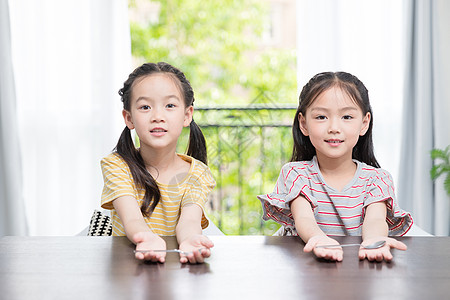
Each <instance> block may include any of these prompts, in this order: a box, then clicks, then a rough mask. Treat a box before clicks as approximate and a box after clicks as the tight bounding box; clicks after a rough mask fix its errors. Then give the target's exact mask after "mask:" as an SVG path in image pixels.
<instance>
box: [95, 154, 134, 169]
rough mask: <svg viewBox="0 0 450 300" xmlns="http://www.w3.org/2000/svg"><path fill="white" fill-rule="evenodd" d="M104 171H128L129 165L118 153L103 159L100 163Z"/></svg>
mask: <svg viewBox="0 0 450 300" xmlns="http://www.w3.org/2000/svg"><path fill="white" fill-rule="evenodd" d="M100 165H101V166H102V169H109V170H111V169H120V170H128V169H129V168H128V164H127V163H126V162H125V160H124V159H123V158H122V156H120V155H119V154H118V153H117V152H113V153H110V154H108V155H107V156H105V157H103V158H102V159H101V161H100Z"/></svg>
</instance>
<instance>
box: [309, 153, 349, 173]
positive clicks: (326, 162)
mask: <svg viewBox="0 0 450 300" xmlns="http://www.w3.org/2000/svg"><path fill="white" fill-rule="evenodd" d="M317 161H318V162H319V169H320V172H321V173H322V174H323V175H326V174H333V175H336V174H342V175H344V174H347V173H348V172H349V173H354V172H355V170H356V164H355V163H354V162H353V160H352V158H351V156H350V157H341V158H329V157H324V156H322V155H320V154H318V155H317Z"/></svg>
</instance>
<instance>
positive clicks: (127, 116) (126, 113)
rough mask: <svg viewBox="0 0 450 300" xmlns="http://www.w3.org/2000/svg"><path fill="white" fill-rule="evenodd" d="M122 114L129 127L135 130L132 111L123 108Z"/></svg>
mask: <svg viewBox="0 0 450 300" xmlns="http://www.w3.org/2000/svg"><path fill="white" fill-rule="evenodd" d="M122 116H123V119H124V121H125V125H127V127H128V129H130V130H133V129H134V124H133V118H132V117H131V113H130V112H129V111H127V110H125V109H124V110H122Z"/></svg>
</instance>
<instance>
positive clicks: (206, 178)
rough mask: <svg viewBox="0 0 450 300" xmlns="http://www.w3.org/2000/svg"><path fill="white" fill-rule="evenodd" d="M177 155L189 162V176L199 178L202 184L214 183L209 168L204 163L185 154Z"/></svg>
mask: <svg viewBox="0 0 450 300" xmlns="http://www.w3.org/2000/svg"><path fill="white" fill-rule="evenodd" d="M178 156H180V157H181V158H182V159H183V160H185V161H187V162H189V163H190V164H191V168H190V170H189V173H190V177H191V178H193V179H194V178H199V179H200V180H201V181H202V182H203V183H204V184H208V185H211V184H212V185H215V180H214V178H213V176H212V174H211V170H210V169H209V167H208V166H207V165H206V164H205V163H203V162H201V161H200V160H198V159H195V158H193V157H191V156H188V155H185V154H178Z"/></svg>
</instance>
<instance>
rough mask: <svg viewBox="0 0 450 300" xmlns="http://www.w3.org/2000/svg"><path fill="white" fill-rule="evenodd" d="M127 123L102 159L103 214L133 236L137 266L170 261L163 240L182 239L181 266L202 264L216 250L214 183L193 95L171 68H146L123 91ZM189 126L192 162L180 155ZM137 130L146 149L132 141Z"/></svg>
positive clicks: (115, 228)
mask: <svg viewBox="0 0 450 300" xmlns="http://www.w3.org/2000/svg"><path fill="white" fill-rule="evenodd" d="M119 95H120V96H121V100H122V102H123V111H122V115H123V118H124V121H125V124H126V127H125V129H124V130H123V132H122V134H121V136H120V138H119V141H118V143H117V146H116V148H115V150H114V151H113V153H111V154H109V155H108V156H106V157H104V158H103V159H102V160H101V167H102V172H103V178H104V187H103V193H102V200H101V203H102V207H103V208H105V209H110V210H111V218H112V223H113V235H114V236H127V237H128V239H129V240H130V241H131V242H133V243H134V244H135V245H136V251H135V256H136V258H137V259H139V260H149V261H153V262H161V263H163V262H164V261H165V255H166V253H165V252H162V251H155V250H166V243H165V241H164V240H163V239H162V238H161V236H176V237H177V241H178V243H179V248H180V250H181V252H180V262H181V263H187V262H190V263H202V262H203V261H204V258H206V257H209V256H210V254H211V252H210V248H211V247H213V243H212V242H211V241H210V240H209V239H208V238H207V237H206V236H204V235H202V229H204V228H206V227H207V226H208V220H207V218H206V217H205V212H204V207H205V203H206V201H207V198H208V194H209V193H210V192H211V191H212V189H213V188H214V186H215V181H214V179H213V177H212V175H211V172H210V169H209V168H208V166H207V157H206V144H205V139H204V137H203V134H202V132H201V130H200V128H199V127H198V125H197V124H196V123H195V122H194V120H193V112H194V107H193V103H194V92H193V90H192V87H191V85H190V83H189V81H188V80H187V79H186V77H185V75H184V74H183V73H182V72H181V71H180V70H178V69H177V68H175V67H173V66H171V65H170V64H167V63H164V62H160V63H156V64H155V63H146V64H143V65H142V66H140V67H138V68H137V69H135V70H134V71H133V72H132V73H131V74H130V75H129V77H128V79H127V80H126V81H125V83H124V86H123V88H122V89H120V91H119ZM187 126H189V128H190V135H189V146H188V150H187V155H183V154H179V153H177V152H176V146H177V141H178V138H179V136H180V135H181V133H182V130H183V127H187ZM133 129H134V130H135V132H136V135H137V136H138V138H139V142H140V147H139V148H136V147H135V146H134V143H133V139H132V137H131V130H133Z"/></svg>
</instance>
